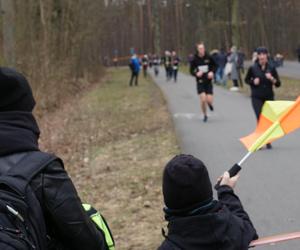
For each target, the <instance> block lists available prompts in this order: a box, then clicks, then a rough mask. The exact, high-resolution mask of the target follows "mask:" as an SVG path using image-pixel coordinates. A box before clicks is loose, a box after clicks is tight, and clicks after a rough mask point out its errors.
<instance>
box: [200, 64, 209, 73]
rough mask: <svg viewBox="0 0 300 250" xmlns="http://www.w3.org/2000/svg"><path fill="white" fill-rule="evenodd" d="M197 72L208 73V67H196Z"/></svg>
mask: <svg viewBox="0 0 300 250" xmlns="http://www.w3.org/2000/svg"><path fill="white" fill-rule="evenodd" d="M198 71H202V72H203V73H207V72H208V65H201V66H198Z"/></svg>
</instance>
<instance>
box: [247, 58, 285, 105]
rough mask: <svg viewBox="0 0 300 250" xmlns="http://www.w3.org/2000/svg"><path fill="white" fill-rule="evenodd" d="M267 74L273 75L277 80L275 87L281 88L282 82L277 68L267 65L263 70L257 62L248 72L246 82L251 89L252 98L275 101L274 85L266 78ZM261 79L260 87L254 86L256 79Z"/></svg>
mask: <svg viewBox="0 0 300 250" xmlns="http://www.w3.org/2000/svg"><path fill="white" fill-rule="evenodd" d="M266 73H271V74H272V76H273V77H274V78H275V79H276V83H275V87H277V88H278V87H280V85H281V82H280V79H279V76H278V73H277V70H276V68H275V67H273V66H271V65H270V64H267V65H266V67H265V69H264V70H263V69H262V67H261V65H260V64H259V63H258V62H255V63H254V64H253V65H252V66H251V67H250V68H249V70H248V72H247V75H246V78H245V82H246V83H247V84H249V85H250V87H251V97H254V98H259V99H263V100H273V99H274V91H273V83H272V82H271V81H270V80H268V79H267V78H266V75H265V74H266ZM255 78H259V80H260V83H259V85H255V84H254V79H255Z"/></svg>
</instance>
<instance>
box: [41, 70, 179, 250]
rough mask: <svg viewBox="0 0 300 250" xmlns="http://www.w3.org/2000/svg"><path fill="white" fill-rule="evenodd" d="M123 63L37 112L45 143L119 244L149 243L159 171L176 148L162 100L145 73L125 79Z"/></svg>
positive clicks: (158, 202) (152, 244) (158, 199)
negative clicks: (58, 104) (57, 105)
mask: <svg viewBox="0 0 300 250" xmlns="http://www.w3.org/2000/svg"><path fill="white" fill-rule="evenodd" d="M128 78H129V73H128V69H127V68H124V69H119V70H115V69H110V70H108V72H107V74H106V78H105V79H103V81H102V83H101V84H100V83H99V84H98V85H97V86H95V87H94V88H93V89H92V90H90V91H88V92H86V93H85V94H84V95H83V96H78V97H75V98H74V100H73V101H72V102H69V103H67V104H66V105H65V106H64V107H63V108H62V109H60V110H59V111H57V112H55V113H52V114H51V115H49V116H45V117H44V118H43V119H42V120H41V125H42V131H44V135H43V137H42V140H41V144H42V146H43V148H45V149H46V150H48V151H54V152H56V153H57V154H58V155H60V156H61V157H62V158H63V159H64V160H65V163H66V168H67V169H68V171H69V173H70V175H71V176H72V177H73V181H74V183H75V185H76V187H77V188H78V190H79V193H80V195H81V197H82V199H83V200H84V201H88V202H91V203H92V204H94V205H95V207H97V208H99V209H101V211H102V212H103V214H104V215H105V216H106V217H107V219H108V221H109V223H110V224H111V227H112V231H113V233H114V236H115V239H116V242H117V246H118V247H117V248H118V249H120V250H122V249H124V250H125V249H126V250H128V249H132V250H134V249H135V250H140V249H145V250H147V249H149V250H150V249H155V248H156V247H157V246H158V245H159V243H160V242H161V240H162V238H161V235H160V231H161V230H160V228H161V226H162V222H163V214H162V206H163V204H162V196H161V174H162V168H163V166H164V164H165V163H166V162H167V161H168V160H169V159H170V157H171V156H173V155H174V154H176V153H178V146H177V142H176V139H175V136H174V131H173V127H172V123H171V120H170V116H169V114H168V111H167V108H166V104H165V101H164V100H163V97H162V95H161V93H160V91H159V89H158V88H157V87H156V86H155V85H154V84H153V82H152V81H150V80H144V79H140V80H141V81H140V86H139V87H132V88H130V87H128Z"/></svg>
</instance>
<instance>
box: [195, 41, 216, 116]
mask: <svg viewBox="0 0 300 250" xmlns="http://www.w3.org/2000/svg"><path fill="white" fill-rule="evenodd" d="M196 49H197V52H196V54H195V56H194V59H193V60H192V62H191V67H190V72H191V74H192V75H193V76H195V77H196V81H197V92H198V95H199V97H200V102H201V108H202V111H203V114H204V118H203V121H204V122H207V112H206V105H208V107H209V109H210V110H211V111H213V110H214V107H213V85H212V80H213V79H214V73H215V71H216V65H215V62H214V61H213V59H212V58H211V57H210V56H209V55H208V54H207V53H206V51H205V45H204V43H199V44H197V48H196Z"/></svg>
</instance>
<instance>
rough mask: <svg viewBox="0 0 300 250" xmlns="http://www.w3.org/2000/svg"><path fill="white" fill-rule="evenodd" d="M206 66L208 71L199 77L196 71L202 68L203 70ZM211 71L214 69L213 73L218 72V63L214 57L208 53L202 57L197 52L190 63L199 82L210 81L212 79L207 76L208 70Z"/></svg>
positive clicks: (191, 71)
mask: <svg viewBox="0 0 300 250" xmlns="http://www.w3.org/2000/svg"><path fill="white" fill-rule="evenodd" d="M201 68H202V69H201ZM204 68H206V69H207V70H206V72H204V74H203V75H202V77H201V78H199V77H197V76H196V73H197V72H198V71H199V70H200V69H201V70H202V71H203V69H204ZM210 71H212V72H213V73H215V72H216V64H215V62H214V60H213V59H212V57H211V56H210V55H208V54H205V55H204V56H203V57H200V56H199V55H198V54H196V55H195V56H194V58H193V60H192V61H191V64H190V73H191V75H193V76H195V77H196V79H197V82H199V81H200V82H201V83H202V82H203V83H210V82H211V81H212V80H210V79H208V78H207V75H208V72H210Z"/></svg>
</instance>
